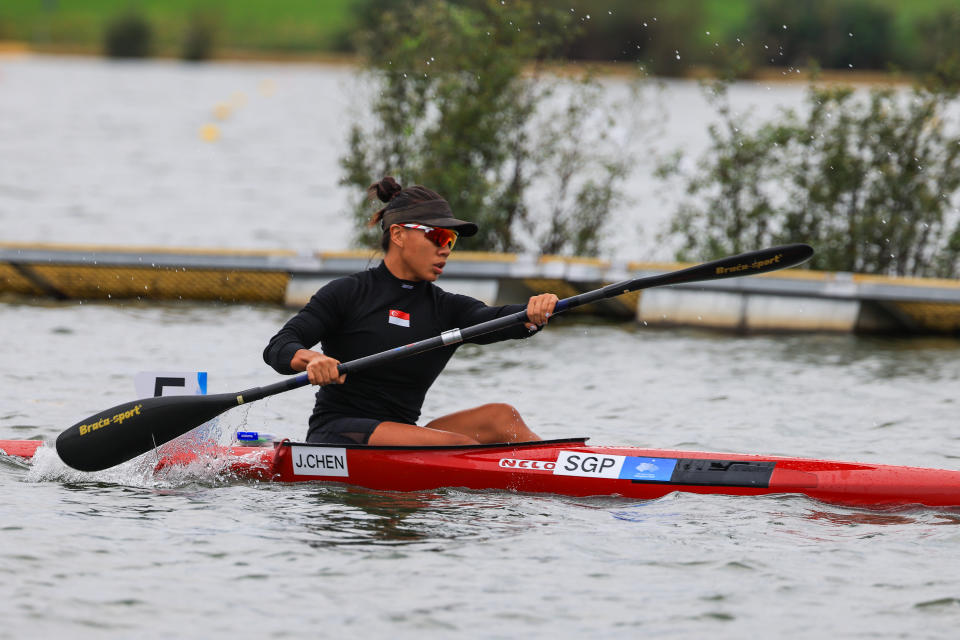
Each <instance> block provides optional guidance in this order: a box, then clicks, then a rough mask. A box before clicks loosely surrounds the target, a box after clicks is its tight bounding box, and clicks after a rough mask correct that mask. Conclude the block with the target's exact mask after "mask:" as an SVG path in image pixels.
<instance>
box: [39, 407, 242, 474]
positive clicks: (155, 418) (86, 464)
mask: <svg viewBox="0 0 960 640" xmlns="http://www.w3.org/2000/svg"><path fill="white" fill-rule="evenodd" d="M240 403H241V401H239V400H238V397H237V395H235V394H230V393H221V394H216V395H210V396H166V397H159V398H144V399H142V400H134V401H133V402H127V403H124V404H120V405H117V406H115V407H113V408H112V409H107V410H106V411H101V412H100V413H98V414H96V415H94V416H90V417H89V418H87V419H86V420H83V421H81V422H78V423H77V424H75V425H73V426H72V427H70V428H69V429H67V430H66V431H64V432H63V433H61V434H60V435H59V436H58V437H57V454H58V455H59V456H60V459H61V460H63V461H64V462H65V463H66V464H68V465H69V466H71V467H73V468H74V469H77V470H78V471H102V470H103V469H108V468H110V467H113V466H115V465H118V464H120V463H122V462H126V461H127V460H130V459H131V458H135V457H137V456H138V455H140V454H141V453H146V452H147V451H150V450H151V449H153V448H154V447H157V446H159V445H161V444H163V443H164V442H169V441H170V440H173V439H174V438H176V437H177V436H180V435H183V434H184V433H186V432H187V431H190V430H191V429H194V428H196V427H199V426H200V425H201V424H203V423H204V422H206V421H207V420H210V419H211V418H215V417H216V416H218V415H220V414H221V413H223V412H224V411H226V410H227V409H230V408H233V407H235V406H237V405H238V404H240Z"/></svg>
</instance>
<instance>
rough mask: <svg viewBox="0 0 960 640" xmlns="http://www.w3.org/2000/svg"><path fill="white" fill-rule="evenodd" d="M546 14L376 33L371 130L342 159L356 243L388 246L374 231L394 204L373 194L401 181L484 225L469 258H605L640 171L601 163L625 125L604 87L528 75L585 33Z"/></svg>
mask: <svg viewBox="0 0 960 640" xmlns="http://www.w3.org/2000/svg"><path fill="white" fill-rule="evenodd" d="M537 6H538V5H537V4H536V3H534V2H530V1H526V0H520V1H514V2H510V3H508V4H501V3H500V2H499V1H498V0H469V1H460V2H448V1H445V0H430V1H428V2H422V3H417V4H416V5H415V6H412V7H400V8H382V10H381V11H379V12H378V13H377V14H376V18H375V19H371V20H369V21H368V22H367V24H368V25H369V29H368V30H367V32H366V33H365V37H364V38H363V41H362V47H363V50H364V51H365V53H366V55H367V60H368V63H367V64H368V73H369V76H370V78H371V80H372V81H373V83H374V86H375V87H376V90H375V93H374V96H373V100H372V103H371V105H370V107H369V111H370V114H369V115H370V116H372V117H371V118H367V120H370V121H372V124H369V125H361V124H356V125H354V126H353V127H352V129H351V131H350V134H349V151H348V153H347V154H346V155H345V156H344V157H343V158H342V159H341V165H342V167H343V169H344V177H343V179H342V183H343V184H346V185H349V186H351V187H354V188H355V189H356V194H357V200H356V206H355V210H354V215H355V219H356V223H357V238H356V239H357V242H359V243H360V244H364V245H368V246H377V245H378V240H379V237H380V232H379V229H371V228H369V227H368V226H367V221H368V220H369V218H370V215H371V213H372V212H373V211H374V210H375V208H377V207H379V206H381V205H380V204H379V203H375V204H373V205H371V204H370V203H369V202H367V201H366V198H365V194H366V188H367V186H368V185H370V184H371V183H372V182H374V181H376V180H379V179H380V178H381V177H382V176H384V175H393V176H396V177H397V178H398V179H399V180H400V182H401V183H402V184H404V185H409V184H414V183H419V184H423V185H425V186H428V187H430V188H432V189H435V190H436V191H437V192H439V193H440V194H442V195H443V196H444V197H446V198H447V200H449V202H450V204H451V206H452V207H453V209H454V211H455V212H456V213H457V214H458V215H462V216H464V217H466V218H467V219H470V220H473V221H475V222H476V223H477V224H478V225H479V226H480V233H479V234H478V235H477V236H475V237H473V238H466V239H464V240H463V241H462V243H461V244H458V245H457V246H458V247H461V246H462V247H463V248H465V249H473V250H487V251H519V250H539V251H542V252H550V253H573V254H580V255H594V254H596V253H597V252H598V251H599V248H600V244H601V240H602V237H603V232H604V227H605V223H606V221H607V217H608V215H609V212H610V210H611V207H612V205H613V203H614V202H615V201H616V199H617V197H618V195H619V188H620V185H621V183H622V181H623V179H624V177H625V176H626V174H627V166H628V164H627V162H628V161H629V159H628V158H627V157H626V156H623V155H620V156H613V155H604V154H603V152H602V151H601V150H602V149H603V148H604V145H605V142H606V132H607V131H608V130H609V128H610V125H611V122H610V119H611V118H612V115H611V113H610V112H609V111H608V109H607V108H606V107H604V106H603V105H602V104H601V102H600V101H601V97H602V95H601V92H600V90H599V87H598V86H597V84H596V83H595V82H594V81H592V80H591V79H590V78H589V77H584V78H582V79H580V80H579V81H569V82H566V83H564V84H563V86H562V87H561V86H560V83H559V81H549V80H547V78H546V75H545V72H544V70H543V69H542V67H540V66H537V67H535V68H534V69H533V70H532V71H531V70H530V69H529V68H528V67H527V64H528V61H530V60H544V59H546V58H548V57H549V56H550V55H551V54H553V53H555V52H556V51H557V50H558V49H559V47H560V46H562V44H563V43H564V42H565V41H566V38H567V37H568V34H569V33H572V32H573V30H574V28H575V26H576V25H575V23H573V22H572V20H571V19H570V18H569V16H568V15H566V14H565V13H564V12H562V11H554V10H542V9H538V8H537ZM365 115H366V114H364V116H365Z"/></svg>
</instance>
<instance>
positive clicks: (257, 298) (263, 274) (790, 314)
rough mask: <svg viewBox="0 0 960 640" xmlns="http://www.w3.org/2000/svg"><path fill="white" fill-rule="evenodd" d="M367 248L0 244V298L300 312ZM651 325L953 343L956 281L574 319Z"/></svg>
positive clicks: (717, 290)
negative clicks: (924, 337)
mask: <svg viewBox="0 0 960 640" xmlns="http://www.w3.org/2000/svg"><path fill="white" fill-rule="evenodd" d="M379 260H380V256H379V254H378V253H377V252H374V251H371V250H359V251H321V252H316V253H298V252H294V251H282V250H277V251H271V250H265V251H234V250H221V249H170V248H148V247H111V246H72V245H49V244H43V245H41V244H9V243H7V244H0V296H8V297H17V298H23V297H26V298H44V299H51V298H52V299H57V300H117V301H121V300H195V301H217V302H224V303H265V304H276V305H287V306H290V307H299V306H301V305H303V304H304V303H306V301H307V300H309V298H310V296H311V295H313V293H314V291H316V290H317V289H318V288H320V287H321V286H323V285H324V284H326V283H327V282H329V281H330V280H332V279H334V278H338V277H341V276H344V275H348V274H351V273H355V272H357V271H361V270H363V269H368V268H371V267H374V266H376V265H377V264H378V263H379ZM684 266H687V265H683V264H676V263H641V262H610V261H605V260H599V259H592V258H568V257H557V256H530V255H515V254H489V253H471V252H455V253H453V254H451V256H450V260H449V262H448V263H447V268H446V270H445V272H444V275H443V278H442V280H441V282H440V285H441V286H442V287H443V288H444V289H446V290H448V291H454V292H457V293H465V294H467V295H471V296H473V297H475V298H478V299H480V300H483V301H485V302H487V303H488V304H506V303H511V302H513V303H516V302H522V301H524V300H526V299H527V298H528V297H529V296H530V295H532V294H534V293H543V292H546V291H550V292H553V293H556V294H557V295H558V296H560V297H562V298H563V297H568V296H571V295H576V294H577V293H582V292H584V291H590V290H592V289H595V288H597V287H600V286H603V285H605V284H609V283H612V282H618V281H621V280H626V279H630V278H637V277H641V276H645V275H654V274H657V273H663V272H666V271H673V270H676V269H680V268H682V267H684ZM577 311H578V312H587V313H591V314H594V315H599V316H606V317H612V318H622V319H629V318H634V319H636V320H637V321H638V322H642V323H644V324H646V325H649V326H694V327H705V328H713V329H722V330H729V331H737V332H769V331H828V332H846V333H894V334H898V333H900V334H947V335H960V281H958V280H936V279H923V278H890V277H880V276H869V275H862V274H852V273H832V272H819V271H809V270H806V269H787V270H785V271H777V272H774V273H769V274H763V275H759V276H751V277H745V278H731V279H727V280H717V281H714V282H699V283H692V284H686V285H676V286H672V287H662V288H654V289H647V290H644V291H637V292H633V293H631V294H627V295H624V296H620V297H617V298H612V299H608V300H604V301H602V302H600V303H597V304H594V305H587V306H585V307H582V308H581V309H578V310H577Z"/></svg>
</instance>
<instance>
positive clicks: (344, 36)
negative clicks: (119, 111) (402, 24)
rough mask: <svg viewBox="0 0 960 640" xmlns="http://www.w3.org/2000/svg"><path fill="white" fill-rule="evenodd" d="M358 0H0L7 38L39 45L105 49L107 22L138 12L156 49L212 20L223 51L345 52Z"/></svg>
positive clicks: (160, 51)
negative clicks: (12, 0)
mask: <svg viewBox="0 0 960 640" xmlns="http://www.w3.org/2000/svg"><path fill="white" fill-rule="evenodd" d="M353 4H355V2H354V0H321V1H317V0H282V1H281V2H277V1H275V0H242V1H241V2H237V1H236V0H138V1H136V2H131V1H130V0H76V1H60V2H57V1H56V0H18V1H16V2H0V40H15V41H21V42H25V43H27V44H28V45H29V46H30V47H31V48H32V49H33V50H36V51H52V52H58V53H69V52H75V53H94V52H100V51H102V50H103V37H104V32H105V30H106V28H107V25H108V24H109V23H110V22H111V21H113V20H115V19H117V18H118V17H120V16H123V15H126V14H128V13H130V12H131V11H133V12H136V13H138V14H139V15H142V16H143V17H145V18H146V19H147V21H148V22H149V23H150V25H151V26H152V27H153V30H154V42H155V47H154V53H156V54H157V55H177V53H178V51H179V50H180V48H181V47H182V45H183V42H184V40H185V38H186V37H187V34H188V32H189V31H190V29H191V27H192V26H193V25H195V24H209V25H210V27H211V28H212V33H213V34H214V47H215V51H220V50H226V51H243V50H248V51H260V52H275V53H277V54H280V55H283V54H288V53H312V52H335V51H343V50H345V49H347V48H348V47H349V41H348V36H349V33H350V32H351V31H352V30H353V25H352V24H351V19H352V14H351V11H350V7H351V6H352V5H353Z"/></svg>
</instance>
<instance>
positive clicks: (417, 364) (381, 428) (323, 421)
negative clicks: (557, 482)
mask: <svg viewBox="0 0 960 640" xmlns="http://www.w3.org/2000/svg"><path fill="white" fill-rule="evenodd" d="M369 191H370V194H371V196H376V197H377V198H379V199H380V201H381V202H385V203H387V204H386V206H385V207H383V208H382V209H380V210H379V211H377V212H376V213H375V214H374V216H373V219H372V221H371V224H379V225H380V228H381V229H382V230H383V237H382V241H381V246H382V248H383V250H384V254H385V255H384V259H383V262H381V263H380V265H379V266H377V267H376V268H374V269H369V270H367V271H362V272H360V273H355V274H353V275H351V276H347V277H345V278H340V279H337V280H334V281H332V282H330V283H329V284H327V285H326V286H324V287H323V288H321V289H320V290H319V291H317V292H316V293H315V294H314V295H313V297H312V298H311V299H310V302H308V303H307V305H306V306H305V307H304V308H303V309H301V310H300V312H299V313H297V315H296V316H294V317H293V318H291V319H290V320H289V321H288V322H287V323H286V324H285V325H284V326H283V328H282V329H280V331H279V332H278V333H277V334H276V335H275V336H273V338H271V339H270V343H269V344H268V345H267V348H266V349H265V350H264V352H263V359H264V361H266V363H267V364H269V365H270V366H272V367H273V368H274V369H276V370H277V371H278V372H280V373H283V374H288V375H289V374H291V373H295V372H299V371H306V372H307V373H308V375H309V378H310V382H311V383H312V384H315V385H320V389H319V391H317V401H316V405H315V406H314V409H313V415H311V416H310V421H309V425H310V426H309V430H308V432H307V441H308V442H325V443H347V444H358V443H359V444H371V445H454V444H476V443H489V442H524V441H531V440H539V439H540V438H539V436H537V434H535V433H534V432H533V431H531V430H530V429H529V428H528V427H527V425H526V424H525V423H524V421H523V419H522V418H521V417H520V414H519V413H518V412H517V410H516V409H514V408H513V407H512V406H510V405H507V404H501V403H495V404H485V405H482V406H479V407H474V408H472V409H465V410H462V411H457V412H455V413H451V414H448V415H445V416H442V417H440V418H437V419H436V420H433V421H431V422H429V423H427V424H426V425H425V426H418V425H417V420H418V419H419V417H420V409H421V407H422V405H423V400H424V397H425V396H426V393H427V390H428V389H429V388H430V386H431V385H432V384H433V382H434V380H436V378H437V376H438V375H439V374H440V372H441V371H442V370H443V368H444V367H445V366H446V364H447V361H448V360H449V359H450V357H451V356H452V355H453V352H454V350H455V349H456V346H459V345H451V346H448V347H443V348H440V349H434V350H432V351H427V352H425V353H421V354H418V355H415V356H411V357H408V358H400V359H398V360H395V361H393V362H390V363H387V364H383V365H381V366H379V367H374V368H372V369H370V370H367V371H362V372H359V373H353V374H351V375H350V376H349V377H347V376H341V375H339V373H338V372H337V365H338V364H339V363H340V362H345V361H349V360H353V359H356V358H360V357H362V356H366V355H369V354H372V353H378V352H380V351H385V350H387V349H392V348H395V347H398V346H402V345H406V344H410V343H412V342H416V341H418V340H423V339H425V338H429V337H432V336H436V335H439V334H440V333H442V332H443V331H446V330H448V329H456V328H463V327H468V326H472V325H475V324H478V323H480V322H485V321H487V320H492V319H493V318H497V317H500V316H504V315H509V314H512V313H516V312H518V311H522V310H523V309H524V306H523V305H506V306H501V307H489V306H487V305H485V304H484V303H482V302H480V301H479V300H475V299H474V298H471V297H469V296H464V295H457V294H452V293H447V292H445V291H443V290H442V289H440V288H439V287H437V286H436V285H434V284H433V282H434V281H435V280H436V279H437V278H438V277H439V276H440V274H441V273H443V269H444V267H445V266H446V263H447V258H448V257H449V255H450V251H451V250H452V249H453V246H454V244H455V243H456V241H457V238H458V237H460V236H464V237H466V236H472V235H474V234H475V233H477V225H476V224H474V223H472V222H466V221H463V220H458V219H456V218H454V217H453V213H452V211H451V210H450V205H449V204H448V203H447V201H446V200H444V199H443V198H442V197H440V196H439V195H438V194H437V193H435V192H434V191H431V190H430V189H427V188H425V187H422V186H419V185H416V186H412V187H407V188H405V189H404V188H402V187H401V186H400V185H399V184H398V183H397V182H396V181H395V180H394V179H393V178H390V177H386V178H384V179H383V180H381V181H380V182H377V183H375V184H373V185H371V186H370V189H369ZM557 300H558V299H557V296H555V295H553V294H552V293H545V294H541V295H537V296H533V297H531V298H530V300H529V301H528V302H527V305H526V312H527V318H528V319H529V320H530V323H529V324H527V325H526V326H523V325H518V326H516V327H512V328H509V329H503V330H501V331H498V332H495V333H492V334H487V335H485V336H481V337H479V338H476V339H474V340H471V342H474V343H479V344H489V343H491V342H497V341H500V340H506V339H510V338H525V337H527V336H530V335H532V334H533V333H535V332H536V331H537V330H538V328H539V327H542V326H543V325H545V324H546V323H547V319H548V318H549V316H550V314H551V313H552V312H553V310H554V306H555V305H556V303H557ZM317 343H320V345H321V349H322V352H321V351H315V350H313V347H314V345H316V344H317Z"/></svg>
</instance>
